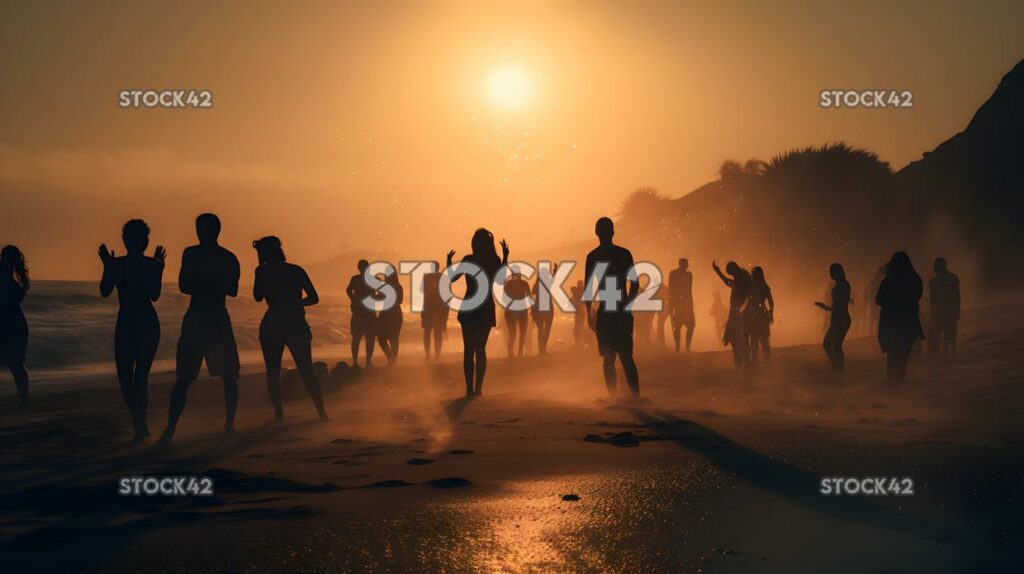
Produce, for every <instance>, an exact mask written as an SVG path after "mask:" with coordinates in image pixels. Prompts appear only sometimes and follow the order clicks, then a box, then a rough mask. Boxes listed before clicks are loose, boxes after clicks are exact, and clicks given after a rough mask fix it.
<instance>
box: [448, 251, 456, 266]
mask: <svg viewBox="0 0 1024 574" xmlns="http://www.w3.org/2000/svg"><path fill="white" fill-rule="evenodd" d="M453 257H455V250H454V249H452V250H451V251H449V252H448V265H447V267H451V266H452V258H453Z"/></svg>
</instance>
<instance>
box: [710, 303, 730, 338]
mask: <svg viewBox="0 0 1024 574" xmlns="http://www.w3.org/2000/svg"><path fill="white" fill-rule="evenodd" d="M708 316H709V317H711V318H712V319H713V320H714V321H715V333H716V335H717V336H718V340H719V341H721V340H722V339H723V338H724V337H725V322H726V320H728V319H729V308H728V307H726V306H725V303H722V293H721V292H719V291H715V293H714V294H713V295H712V297H711V310H710V311H709V312H708Z"/></svg>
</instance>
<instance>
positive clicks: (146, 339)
mask: <svg viewBox="0 0 1024 574" xmlns="http://www.w3.org/2000/svg"><path fill="white" fill-rule="evenodd" d="M121 241H123V242H124V247H125V249H126V250H127V252H128V254H127V255H124V256H122V257H115V256H114V252H113V251H108V250H107V246H106V245H100V248H99V256H100V260H101V261H102V262H103V278H102V279H101V280H100V295H102V296H104V297H108V296H109V295H110V294H111V293H112V292H113V291H114V289H117V300H118V303H119V304H120V309H118V311H117V326H116V327H115V328H114V362H115V363H116V365H117V382H118V383H119V384H120V386H121V395H122V396H124V402H125V404H126V405H128V411H129V413H130V414H131V416H132V428H133V430H134V431H135V435H134V437H132V440H133V441H134V442H135V443H141V442H143V441H145V440H146V437H148V436H149V426H148V425H147V424H146V410H147V407H148V404H149V391H148V389H149V383H148V381H149V369H150V367H152V366H153V359H154V358H155V357H156V350H157V347H158V346H159V345H160V318H159V317H158V316H157V314H156V309H155V308H154V307H153V302H154V301H156V300H157V299H159V298H160V289H161V287H162V284H163V275H164V261H165V260H166V259H167V251H165V250H164V248H163V247H161V246H159V245H158V246H157V248H156V251H155V252H154V254H153V257H147V256H146V253H145V252H146V248H147V247H149V226H148V225H146V222H144V221H142V220H141V219H132V220H131V221H129V222H128V223H125V224H124V227H123V228H121Z"/></svg>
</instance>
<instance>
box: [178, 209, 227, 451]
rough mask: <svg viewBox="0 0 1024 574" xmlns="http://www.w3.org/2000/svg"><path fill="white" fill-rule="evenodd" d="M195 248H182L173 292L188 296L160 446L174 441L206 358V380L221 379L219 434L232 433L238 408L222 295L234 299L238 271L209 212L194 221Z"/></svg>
mask: <svg viewBox="0 0 1024 574" xmlns="http://www.w3.org/2000/svg"><path fill="white" fill-rule="evenodd" d="M196 235H197V236H198V237H199V245H193V246H191V247H188V248H186V249H185V252H184V253H182V255H181V270H180V271H179V273H178V288H179V289H180V290H181V292H182V293H184V294H186V295H190V296H191V297H192V298H191V300H190V301H189V304H188V310H187V311H185V317H184V318H183V319H182V321H181V337H180V338H179V339H178V353H177V357H176V363H177V366H176V369H175V370H176V375H175V377H176V380H175V383H174V388H173V389H171V401H170V403H171V404H170V413H169V416H168V418H167V429H166V430H164V434H163V436H161V437H160V442H161V443H163V444H166V443H168V442H170V441H171V439H172V438H174V432H175V430H176V429H177V427H178V418H180V417H181V411H182V410H184V408H185V399H186V398H187V397H188V388H189V386H190V385H191V384H192V382H193V381H195V380H196V378H197V377H198V376H199V370H200V368H202V366H203V360H204V359H205V360H206V369H207V371H209V373H210V376H211V377H217V376H219V377H220V378H221V379H222V380H223V381H224V406H225V409H226V411H227V416H226V418H225V421H224V432H225V433H227V434H234V432H235V411H236V410H237V408H238V372H239V368H240V366H239V362H238V345H237V344H236V343H235V334H234V332H233V331H232V329H231V316H230V315H228V310H227V307H226V306H225V304H226V300H227V298H228V297H235V296H236V295H238V278H239V275H240V274H241V269H240V268H239V265H238V258H237V257H235V255H234V253H231V252H230V251H228V250H227V249H224V248H223V247H221V246H220V245H218V244H217V238H218V237H219V236H220V219H218V218H217V216H216V215H214V214H212V213H204V214H202V215H200V216H199V217H197V218H196Z"/></svg>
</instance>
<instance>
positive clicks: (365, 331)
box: [349, 311, 377, 339]
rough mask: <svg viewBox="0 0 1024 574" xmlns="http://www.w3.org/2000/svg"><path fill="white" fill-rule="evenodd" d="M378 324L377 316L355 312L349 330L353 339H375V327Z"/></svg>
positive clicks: (364, 312)
mask: <svg viewBox="0 0 1024 574" xmlns="http://www.w3.org/2000/svg"><path fill="white" fill-rule="evenodd" d="M376 323H377V314H376V313H371V312H369V311H354V312H353V313H352V320H351V321H350V322H349V330H350V331H351V333H352V338H353V339H355V338H356V337H373V334H374V327H375V326H376Z"/></svg>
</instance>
